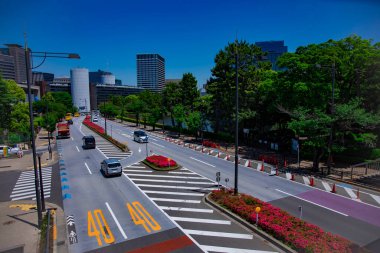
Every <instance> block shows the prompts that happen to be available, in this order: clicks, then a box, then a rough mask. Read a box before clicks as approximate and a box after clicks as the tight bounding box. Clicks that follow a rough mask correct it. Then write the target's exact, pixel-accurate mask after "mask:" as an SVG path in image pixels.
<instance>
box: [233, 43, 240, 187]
mask: <svg viewBox="0 0 380 253" xmlns="http://www.w3.org/2000/svg"><path fill="white" fill-rule="evenodd" d="M237 43H238V42H237V40H236V44H235V85H236V90H235V92H236V94H235V96H236V111H235V187H234V194H235V195H237V194H238V193H239V191H238V169H239V166H238V165H239V156H238V153H239V152H238V142H239V119H238V113H239V76H238V75H239V71H238V70H239V66H238V64H239V63H238V60H239V57H238V50H237V46H238V45H237Z"/></svg>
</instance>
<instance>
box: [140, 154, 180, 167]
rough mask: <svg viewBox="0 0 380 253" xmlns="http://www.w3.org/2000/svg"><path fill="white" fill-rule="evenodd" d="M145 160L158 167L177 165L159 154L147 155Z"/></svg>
mask: <svg viewBox="0 0 380 253" xmlns="http://www.w3.org/2000/svg"><path fill="white" fill-rule="evenodd" d="M146 160H147V161H148V162H150V163H152V164H154V165H156V166H157V167H160V168H166V167H174V166H177V163H176V161H174V160H171V159H169V158H167V157H165V156H161V155H152V156H148V157H147V158H146Z"/></svg>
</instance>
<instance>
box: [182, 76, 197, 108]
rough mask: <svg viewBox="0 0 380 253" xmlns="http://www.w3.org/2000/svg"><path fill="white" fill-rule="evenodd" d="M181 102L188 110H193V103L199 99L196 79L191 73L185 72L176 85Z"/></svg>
mask: <svg viewBox="0 0 380 253" xmlns="http://www.w3.org/2000/svg"><path fill="white" fill-rule="evenodd" d="M178 88H179V92H180V99H181V100H180V102H181V104H182V105H183V106H184V107H186V108H188V109H189V110H191V111H193V110H194V104H195V102H196V100H198V99H199V96H200V94H199V91H198V87H197V80H196V79H195V77H194V76H193V74H191V73H185V74H183V76H182V80H181V81H180V82H179V85H178Z"/></svg>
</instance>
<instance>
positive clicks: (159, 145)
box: [150, 141, 165, 148]
mask: <svg viewBox="0 0 380 253" xmlns="http://www.w3.org/2000/svg"><path fill="white" fill-rule="evenodd" d="M150 143H152V144H154V145H156V146H159V147H161V148H165V146H162V145H160V144H158V143H155V142H153V141H151V142H150Z"/></svg>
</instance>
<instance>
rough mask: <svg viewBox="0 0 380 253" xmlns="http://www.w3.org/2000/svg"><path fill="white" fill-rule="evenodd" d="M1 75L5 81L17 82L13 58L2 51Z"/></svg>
mask: <svg viewBox="0 0 380 253" xmlns="http://www.w3.org/2000/svg"><path fill="white" fill-rule="evenodd" d="M0 75H1V76H2V78H3V79H12V80H15V62H14V58H13V56H10V55H6V54H2V52H1V51H0Z"/></svg>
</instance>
